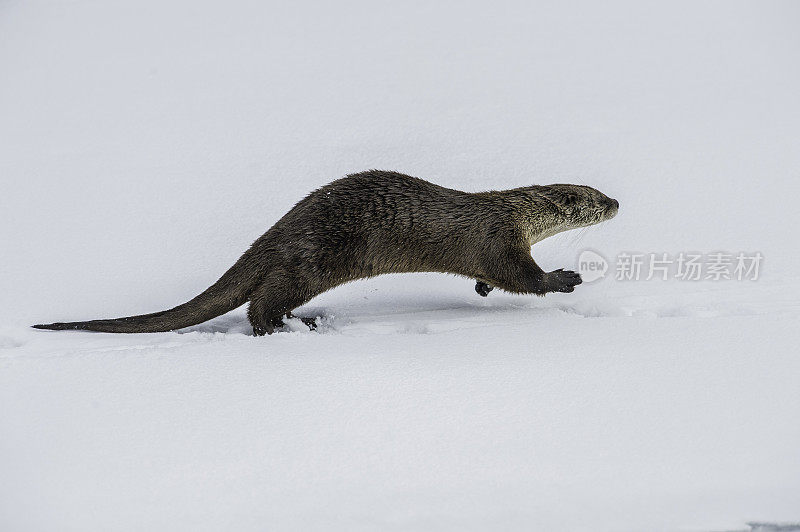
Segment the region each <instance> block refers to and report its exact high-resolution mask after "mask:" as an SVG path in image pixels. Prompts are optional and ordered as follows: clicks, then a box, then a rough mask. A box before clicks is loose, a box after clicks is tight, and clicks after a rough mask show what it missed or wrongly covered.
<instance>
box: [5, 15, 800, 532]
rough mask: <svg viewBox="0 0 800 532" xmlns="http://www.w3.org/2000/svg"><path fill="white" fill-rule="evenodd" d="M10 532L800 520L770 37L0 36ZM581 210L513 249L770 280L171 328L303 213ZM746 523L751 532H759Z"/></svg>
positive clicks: (787, 66) (387, 304)
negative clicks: (407, 198)
mask: <svg viewBox="0 0 800 532" xmlns="http://www.w3.org/2000/svg"><path fill="white" fill-rule="evenodd" d="M0 10H2V16H1V17H0V75H1V76H2V83H0V117H2V120H0V146H2V149H0V175H2V179H3V180H2V191H3V193H2V194H1V195H0V212H2V217H3V218H2V221H3V223H2V224H0V245H1V246H2V247H0V250H1V251H2V264H3V269H2V272H3V274H2V275H1V276H0V294H1V297H2V299H0V303H1V304H0V478H2V479H3V481H2V483H0V529H3V530H26V531H27V530H53V529H58V530H142V529H146V530H189V529H191V530H230V529H234V530H261V529H265V528H266V529H273V530H298V529H300V530H360V529H424V530H486V529H525V530H531V529H533V530H587V531H593V532H594V531H641V530H648V531H649V530H663V531H723V530H746V529H747V528H748V525H747V523H758V525H757V526H760V527H762V528H761V529H763V530H769V529H771V528H770V527H772V528H773V529H776V530H777V529H778V528H776V527H777V524H780V523H794V522H797V521H798V519H800V452H798V449H800V385H798V377H799V376H800V356H798V353H797V344H798V318H800V276H798V274H797V272H796V270H795V268H796V266H797V264H798V263H800V254H799V253H798V251H797V246H796V244H797V235H796V233H797V226H798V222H800V214H798V209H797V208H796V205H795V203H796V197H797V193H798V192H800V185H798V180H797V177H798V175H797V171H798V168H800V150H798V149H797V145H798V141H800V100H798V98H797V94H800V71H798V67H797V61H796V51H797V49H798V45H799V44H800V36H799V35H798V33H797V31H796V22H797V20H798V15H800V7H799V6H798V5H797V4H796V3H792V2H772V3H768V4H763V3H741V2H703V3H700V4H697V3H688V2H686V3H680V2H679V3H669V4H663V5H655V4H643V3H620V2H614V3H611V4H609V3H603V4H602V5H601V4H594V3H580V2H579V3H569V4H558V5H556V4H550V3H542V4H538V3H530V2H525V3H512V2H508V3H500V4H497V5H494V4H493V5H492V7H488V6H484V5H477V4H475V5H468V4H464V3H448V2H443V3H435V4H428V3H415V2H411V3H403V4H402V5H400V4H397V5H389V4H384V3H380V2H360V3H359V2H348V3H344V4H337V5H336V7H325V6H320V5H315V4H314V3H306V2H292V3H291V4H289V3H275V4H271V3H264V2H250V1H245V0H234V1H231V2H225V3H224V4H220V3H214V2H207V1H200V2H197V1H195V2H182V1H177V0H175V1H169V2H155V1H152V0H145V1H142V2H136V3H125V2H118V1H103V2H100V1H97V0H86V1H83V2H71V3H62V2H55V1H49V0H40V1H37V2H21V1H11V2H6V3H4V4H3V6H2V7H0ZM367 168H384V169H392V170H398V171H402V172H405V173H409V174H412V175H416V176H419V177H423V178H426V179H429V180H431V181H433V182H436V183H439V184H442V185H445V186H450V187H454V188H459V189H462V190H470V191H477V190H486V189H503V188H511V187H515V186H522V185H527V184H533V183H541V184H547V183H558V182H575V183H583V184H589V185H592V186H594V187H596V188H598V189H599V190H601V191H602V192H604V193H606V194H608V195H609V196H611V197H615V198H617V199H618V200H619V201H620V204H621V209H620V213H619V215H618V216H617V218H615V219H614V220H612V221H610V222H608V223H606V224H603V225H601V226H598V227H595V228H591V229H590V230H588V231H585V232H582V233H580V234H576V233H574V232H573V233H566V234H563V235H558V236H556V237H553V238H551V239H548V240H546V241H544V242H541V243H539V244H537V245H536V247H535V249H534V257H535V258H536V259H537V261H539V263H540V264H541V265H542V266H543V267H544V268H545V269H548V270H552V269H556V268H562V267H563V268H575V267H576V265H577V258H578V256H579V255H580V253H581V252H582V251H583V250H586V249H590V250H594V251H595V252H598V253H600V254H601V255H602V256H603V257H605V258H606V259H609V260H613V258H614V257H617V256H618V255H619V254H620V253H624V252H627V253H637V252H638V253H659V254H660V253H669V254H671V255H676V254H678V253H680V252H701V253H713V252H717V251H726V252H730V253H737V252H747V253H752V252H761V253H762V254H763V256H764V262H763V264H762V269H761V275H760V277H759V279H758V280H756V281H736V280H729V281H719V282H711V281H700V282H689V281H680V280H674V279H673V280H670V281H658V280H652V281H628V282H623V281H617V280H615V279H614V278H613V277H614V275H613V273H614V271H613V265H612V267H611V268H610V270H609V271H608V272H607V274H606V278H605V279H603V280H598V281H596V282H593V283H585V284H583V285H581V286H579V287H577V289H576V291H575V292H574V293H572V294H552V295H548V296H547V297H545V298H534V297H522V296H513V295H509V294H503V293H502V292H499V291H497V290H495V291H494V292H492V293H491V294H489V297H487V298H481V297H479V296H478V295H477V294H475V292H474V290H473V284H474V283H472V282H470V280H468V279H459V278H456V277H452V276H444V275H435V274H414V275H396V276H385V277H380V278H375V279H371V280H367V281H359V282H356V283H351V284H348V285H345V286H342V287H339V288H337V289H335V290H333V291H331V292H328V293H326V294H323V295H322V296H320V297H318V298H316V299H315V300H313V301H312V302H311V303H309V304H308V305H306V307H304V308H302V309H300V310H299V311H298V312H297V314H298V315H315V316H316V315H320V316H322V319H321V323H320V327H319V330H318V331H317V332H309V331H307V330H305V328H304V327H303V326H302V324H300V323H299V322H295V323H292V324H290V327H289V329H290V332H285V333H280V334H276V335H272V336H270V337H265V338H256V337H253V336H251V335H250V330H249V326H248V324H247V320H246V317H245V315H244V309H239V310H236V311H234V312H232V313H230V314H228V315H225V316H222V317H220V318H218V319H215V320H213V321H211V322H208V323H206V324H202V325H199V326H196V327H192V328H190V329H188V330H184V331H180V332H174V333H164V334H151V335H108V334H92V333H85V332H55V331H37V330H32V329H30V328H29V327H28V326H29V325H30V324H32V323H38V322H43V321H45V322H49V321H63V320H79V319H90V318H100V317H114V316H121V315H130V314H137V313H143V312H152V311H155V310H161V309H164V308H168V307H171V306H174V305H175V304H177V303H180V302H183V301H185V300H187V299H189V298H190V297H192V296H194V295H195V294H197V293H199V292H200V291H201V290H203V289H205V288H206V287H207V286H208V285H209V284H211V283H212V282H213V281H214V280H216V278H217V277H218V276H219V275H220V274H221V273H222V272H224V271H225V269H226V268H227V267H228V266H230V264H232V263H233V261H234V260H235V259H236V258H237V257H238V255H239V254H240V253H241V252H242V251H244V249H246V247H247V246H248V245H249V244H250V242H252V241H253V240H254V239H255V238H256V237H257V236H259V235H260V234H261V233H262V232H263V231H265V230H266V229H267V228H268V227H269V226H270V225H271V224H272V223H274V222H275V221H276V220H277V219H278V218H279V217H280V216H281V215H283V214H284V213H285V212H286V211H287V210H288V209H289V208H290V207H291V206H292V204H293V203H294V202H296V201H297V200H299V199H300V198H301V197H302V196H303V195H305V194H306V193H308V192H309V191H311V190H312V189H314V188H316V187H318V186H320V185H321V184H324V183H326V182H328V181H330V180H332V179H335V178H337V177H341V176H342V175H345V174H347V173H350V172H355V171H359V170H363V169H367ZM765 523H766V524H765ZM769 523H772V525H770V524H769Z"/></svg>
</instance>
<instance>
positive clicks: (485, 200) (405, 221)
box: [34, 170, 618, 334]
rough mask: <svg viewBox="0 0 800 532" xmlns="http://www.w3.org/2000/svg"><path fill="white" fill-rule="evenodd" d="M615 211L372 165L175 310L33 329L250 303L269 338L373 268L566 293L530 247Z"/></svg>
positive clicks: (158, 326)
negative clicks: (285, 320) (293, 315)
mask: <svg viewBox="0 0 800 532" xmlns="http://www.w3.org/2000/svg"><path fill="white" fill-rule="evenodd" d="M617 208H618V204H617V202H616V200H612V199H610V198H608V197H606V196H605V195H603V194H602V193H600V192H598V191H597V190H595V189H593V188H590V187H585V186H580V185H549V186H531V187H522V188H518V189H513V190H505V191H494V192H480V193H467V192H461V191H459V190H453V189H448V188H444V187H440V186H438V185H434V184H433V183H429V182H427V181H424V180H422V179H418V178H415V177H410V176H407V175H403V174H400V173H396V172H386V171H378V170H371V171H368V172H363V173H359V174H353V175H350V176H347V177H345V178H342V179H339V180H336V181H334V182H332V183H330V184H328V185H325V186H324V187H322V188H320V189H318V190H316V191H314V192H312V193H311V194H309V195H308V196H306V197H305V198H304V199H303V200H301V201H300V202H299V203H298V204H297V205H295V206H294V208H292V209H291V210H290V211H289V212H288V213H286V215H284V216H283V217H282V218H281V219H280V220H278V222H277V223H276V224H275V225H274V226H273V227H272V228H271V229H270V230H269V231H267V232H266V233H264V234H263V235H262V236H261V237H260V238H258V240H256V241H255V242H254V243H253V245H252V246H251V247H250V249H248V250H247V251H246V252H245V253H244V254H243V255H242V257H241V258H240V259H239V260H238V261H237V262H236V264H234V266H233V267H231V269H230V270H228V272H226V273H225V274H224V275H223V276H222V277H221V278H220V280H219V281H217V282H216V283H214V285H212V286H211V287H210V288H209V289H208V290H206V291H205V292H203V293H202V294H200V295H199V296H197V297H196V298H194V299H192V300H191V301H189V302H187V303H184V304H183V305H179V306H177V307H175V308H173V309H170V310H166V311H162V312H157V313H153V314H145V315H141V316H131V317H127V318H117V319H110V320H93V321H84V322H72V323H52V324H48V325H34V327H36V328H40V329H86V330H92V331H103V332H159V331H169V330H175V329H180V328H183V327H188V326H190V325H195V324H197V323H201V322H203V321H206V320H209V319H211V318H213V317H215V316H219V315H220V314H223V313H225V312H227V311H229V310H232V309H234V308H236V307H238V306H240V305H242V304H243V303H245V302H247V301H250V307H249V309H248V318H249V319H250V321H251V323H252V325H253V330H254V332H255V333H256V334H264V333H271V332H272V331H273V330H274V328H275V327H277V326H279V325H280V324H281V318H282V317H283V316H284V315H286V314H287V313H289V312H290V311H291V310H292V309H294V308H296V307H298V306H300V305H302V304H304V303H306V302H307V301H309V300H310V299H311V298H313V297H314V296H316V295H318V294H320V293H322V292H325V291H327V290H330V289H331V288H333V287H335V286H337V285H339V284H342V283H345V282H348V281H352V280H355V279H361V278H364V277H371V276H375V275H380V274H384V273H403V272H443V273H453V274H456V275H462V276H466V277H471V278H473V279H477V280H478V281H479V285H480V284H483V285H484V286H487V287H488V290H491V287H494V286H496V287H498V288H501V289H503V290H507V291H510V292H515V293H533V294H538V295H543V294H545V293H547V292H552V291H562V292H571V291H572V290H573V289H574V286H575V285H576V284H579V283H580V277H579V276H578V274H576V273H574V272H569V271H563V270H556V271H555V272H549V273H545V272H544V271H543V270H542V269H541V268H539V267H538V266H537V265H536V263H535V262H534V261H533V259H532V258H531V255H530V247H531V245H532V244H534V243H535V242H538V241H539V240H542V239H543V238H546V237H548V236H551V235H553V234H556V233H558V232H561V231H566V230H568V229H574V228H576V227H584V226H587V225H592V224H595V223H599V222H601V221H604V220H606V219H608V218H611V217H613V216H614V215H615V214H616V212H617ZM476 289H477V287H476ZM488 290H487V292H488ZM478 291H479V293H481V295H486V294H484V293H482V292H481V290H478Z"/></svg>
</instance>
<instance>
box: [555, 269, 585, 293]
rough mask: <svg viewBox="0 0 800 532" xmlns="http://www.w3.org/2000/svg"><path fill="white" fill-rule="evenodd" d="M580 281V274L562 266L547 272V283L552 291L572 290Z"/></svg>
mask: <svg viewBox="0 0 800 532" xmlns="http://www.w3.org/2000/svg"><path fill="white" fill-rule="evenodd" d="M582 282H583V281H582V280H581V274H579V273H576V272H573V271H571V270H564V269H563V268H559V269H558V270H555V271H552V272H550V273H548V274H547V284H549V285H550V287H551V288H550V289H551V291H553V292H572V291H573V290H575V287H576V286H577V285H579V284H581V283H582Z"/></svg>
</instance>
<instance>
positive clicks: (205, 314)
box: [33, 257, 258, 333]
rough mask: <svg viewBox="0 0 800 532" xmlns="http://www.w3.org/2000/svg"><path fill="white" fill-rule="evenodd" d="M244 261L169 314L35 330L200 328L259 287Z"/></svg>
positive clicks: (45, 327) (233, 306)
mask: <svg viewBox="0 0 800 532" xmlns="http://www.w3.org/2000/svg"><path fill="white" fill-rule="evenodd" d="M244 259H245V257H242V258H240V259H239V261H237V262H236V264H234V265H233V266H231V268H230V269H229V270H228V271H227V272H225V274H224V275H223V276H222V277H220V279H219V281H217V282H216V283H214V284H213V285H211V286H210V287H209V288H208V289H207V290H206V291H205V292H203V293H202V294H200V295H198V296H197V297H195V298H194V299H192V300H191V301H188V302H186V303H184V304H183V305H178V306H177V307H175V308H171V309H169V310H163V311H161V312H154V313H152V314H141V315H139V316H128V317H127V318H114V319H109V320H91V321H73V322H67V323H48V324H38V325H34V326H33V327H34V328H35V329H53V330H67V329H81V330H86V331H97V332H111V333H147V332H164V331H174V330H175V329H182V328H183V327H189V326H191V325H197V324H198V323H202V322H204V321H208V320H210V319H211V318H215V317H217V316H220V315H222V314H225V313H226V312H228V311H230V310H233V309H235V308H236V307H238V306H241V305H242V304H244V303H245V302H246V301H247V300H248V298H249V295H250V293H251V292H252V290H253V289H254V288H255V286H256V284H257V282H258V281H257V279H253V278H252V276H248V275H247V274H246V269H247V268H246V267H245V264H244Z"/></svg>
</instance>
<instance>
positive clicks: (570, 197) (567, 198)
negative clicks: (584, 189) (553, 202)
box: [564, 193, 579, 207]
mask: <svg viewBox="0 0 800 532" xmlns="http://www.w3.org/2000/svg"><path fill="white" fill-rule="evenodd" d="M578 200H579V198H578V195H577V194H571V193H567V194H564V205H566V206H568V207H571V206H573V205H575V204H576V203H578Z"/></svg>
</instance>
